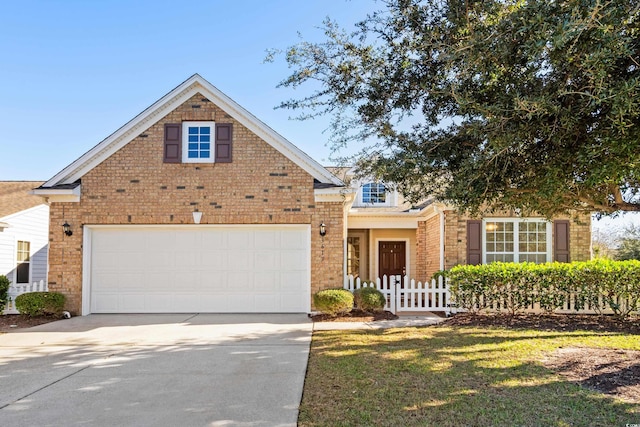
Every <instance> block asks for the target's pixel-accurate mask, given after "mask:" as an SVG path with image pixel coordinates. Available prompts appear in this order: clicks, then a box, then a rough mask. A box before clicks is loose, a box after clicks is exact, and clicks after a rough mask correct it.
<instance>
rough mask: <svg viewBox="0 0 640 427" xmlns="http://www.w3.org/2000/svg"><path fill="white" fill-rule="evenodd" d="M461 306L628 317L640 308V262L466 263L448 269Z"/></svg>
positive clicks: (448, 275) (448, 276)
mask: <svg viewBox="0 0 640 427" xmlns="http://www.w3.org/2000/svg"><path fill="white" fill-rule="evenodd" d="M444 275H445V276H446V277H447V278H448V279H449V280H450V281H451V288H450V289H451V293H452V296H453V299H454V300H455V302H456V304H457V305H458V307H461V308H464V309H467V310H481V309H485V308H490V309H497V310H507V311H509V312H510V313H516V312H519V311H522V310H524V309H526V308H530V307H532V306H533V305H534V304H538V305H539V307H540V309H542V310H545V311H549V312H551V311H554V310H557V309H560V308H565V307H566V306H567V305H568V306H569V308H570V309H572V310H575V311H578V310H582V309H591V310H594V311H596V312H601V311H603V310H606V309H611V310H612V311H613V312H614V313H615V314H616V315H618V316H622V317H626V316H628V315H629V314H631V313H633V312H637V311H638V310H639V309H640V261H637V260H631V261H611V260H604V259H598V260H594V261H587V262H574V263H547V264H533V263H518V264H515V263H491V264H484V265H461V266H456V267H453V268H452V269H451V270H449V271H446V272H444Z"/></svg>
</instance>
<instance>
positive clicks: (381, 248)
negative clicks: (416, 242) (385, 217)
mask: <svg viewBox="0 0 640 427" xmlns="http://www.w3.org/2000/svg"><path fill="white" fill-rule="evenodd" d="M406 254H407V248H406V242H379V243H378V276H379V277H380V278H382V276H385V275H386V276H387V277H389V278H391V276H395V277H396V280H397V281H400V280H401V277H402V276H404V275H405V274H406V272H407V257H406Z"/></svg>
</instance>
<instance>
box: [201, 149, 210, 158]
mask: <svg viewBox="0 0 640 427" xmlns="http://www.w3.org/2000/svg"><path fill="white" fill-rule="evenodd" d="M209 157H210V155H209V151H201V152H200V158H201V159H208V158H209Z"/></svg>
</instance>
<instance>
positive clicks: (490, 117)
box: [280, 0, 640, 217]
mask: <svg viewBox="0 0 640 427" xmlns="http://www.w3.org/2000/svg"><path fill="white" fill-rule="evenodd" d="M379 5H380V10H379V11H378V12H376V13H373V14H370V15H368V16H366V17H364V18H363V20H362V21H361V22H360V23H358V24H357V25H356V26H355V28H354V30H353V31H351V32H346V31H345V30H343V29H341V28H340V27H339V26H338V25H337V24H336V23H335V22H333V21H331V20H330V19H327V20H325V22H324V27H323V28H324V37H323V41H321V42H316V43H312V42H308V41H304V40H303V41H301V42H299V43H297V44H296V45H294V46H291V47H290V48H288V50H287V51H286V53H285V56H286V61H287V62H288V64H289V66H290V68H291V70H292V72H291V75H290V76H289V77H288V78H286V79H285V80H283V81H282V82H281V86H284V87H295V88H298V87H299V86H301V85H302V88H301V89H303V90H305V88H306V90H307V91H306V95H303V96H302V97H301V98H298V99H291V100H288V101H286V102H283V103H282V104H281V105H280V107H283V108H291V109H295V110H299V111H300V113H301V114H300V117H302V118H311V117H314V116H316V115H329V116H330V117H331V118H332V125H331V130H332V143H333V144H334V145H335V146H336V147H343V146H345V145H348V146H352V145H353V144H355V143H357V141H359V142H360V143H361V144H362V150H361V151H359V154H358V156H357V164H358V166H359V167H360V170H361V172H362V173H363V174H367V175H369V176H373V177H375V178H377V179H380V180H383V181H385V182H391V183H395V184H397V186H398V189H399V190H400V191H402V192H403V193H404V194H405V196H407V197H408V198H409V200H411V201H413V202H417V201H419V200H424V199H425V198H427V197H435V198H436V199H438V200H441V201H445V202H448V203H452V204H454V205H455V206H457V207H459V208H462V209H468V210H471V211H477V210H478V209H492V208H496V209H505V208H506V209H509V208H518V209H522V210H523V211H524V212H531V211H535V212H538V213H542V214H544V215H547V216H549V217H550V216H553V215H554V214H557V213H560V212H567V211H571V210H574V211H575V210H578V211H596V212H600V213H604V214H608V213H613V212H615V211H619V210H622V211H640V1H639V0H611V1H608V0H555V1H554V0H483V1H473V0H466V1H465V0H449V1H447V0H426V1H418V0H386V1H383V2H381V3H379ZM346 7H348V3H347V4H346Z"/></svg>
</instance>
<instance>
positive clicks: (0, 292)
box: [0, 276, 11, 314]
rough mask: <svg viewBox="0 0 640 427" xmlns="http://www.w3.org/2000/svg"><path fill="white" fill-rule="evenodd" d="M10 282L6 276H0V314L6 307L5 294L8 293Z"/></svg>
mask: <svg viewBox="0 0 640 427" xmlns="http://www.w3.org/2000/svg"><path fill="white" fill-rule="evenodd" d="M10 283H11V282H10V281H9V279H7V276H0V314H1V313H2V310H4V308H5V306H6V305H7V294H8V293H9V284H10Z"/></svg>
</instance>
